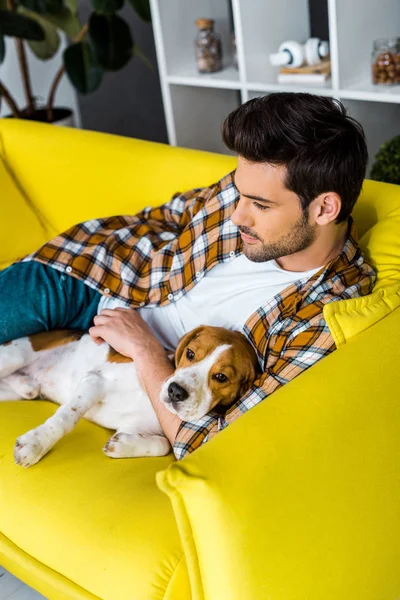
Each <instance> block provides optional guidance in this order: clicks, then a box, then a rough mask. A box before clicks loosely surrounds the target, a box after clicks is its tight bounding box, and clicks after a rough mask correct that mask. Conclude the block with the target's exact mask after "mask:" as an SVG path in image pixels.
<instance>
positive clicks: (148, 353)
mask: <svg viewBox="0 0 400 600" xmlns="http://www.w3.org/2000/svg"><path fill="white" fill-rule="evenodd" d="M149 357H152V358H154V357H159V358H160V359H163V358H167V359H168V355H167V351H166V350H165V348H164V347H163V346H162V345H161V344H159V343H158V342H155V343H151V344H149V345H147V346H146V347H142V348H140V349H139V350H136V351H135V350H132V351H131V353H130V358H131V359H132V360H133V361H134V362H136V363H142V362H147V361H148V359H149Z"/></svg>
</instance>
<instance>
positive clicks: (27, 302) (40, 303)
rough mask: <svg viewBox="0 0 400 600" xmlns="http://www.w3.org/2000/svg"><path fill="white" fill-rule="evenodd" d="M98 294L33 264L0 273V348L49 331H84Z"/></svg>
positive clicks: (94, 308) (24, 264)
mask: <svg viewBox="0 0 400 600" xmlns="http://www.w3.org/2000/svg"><path fill="white" fill-rule="evenodd" d="M100 299H101V294H100V293H99V292H97V291H96V290H93V289H92V288H90V287H89V286H88V285H86V284H84V283H82V282H81V281H80V280H78V279H75V277H71V276H70V275H66V274H65V273H62V272H60V271H57V270H56V269H54V268H53V267H49V266H47V265H43V264H41V263H39V262H36V261H29V262H25V263H15V264H13V265H11V266H10V267H8V268H7V269H4V270H3V271H0V344H4V343H6V342H9V341H11V340H15V339H17V338H20V337H25V336H27V335H32V334H34V333H40V332H42V331H51V330H52V329H80V330H84V331H87V330H88V329H89V327H91V326H92V324H93V318H94V317H95V315H96V314H97V307H98V304H99V301H100Z"/></svg>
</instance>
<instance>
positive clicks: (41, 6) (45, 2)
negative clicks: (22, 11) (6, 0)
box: [19, 0, 63, 14]
mask: <svg viewBox="0 0 400 600" xmlns="http://www.w3.org/2000/svg"><path fill="white" fill-rule="evenodd" d="M19 4H20V5H21V6H24V7H25V8H27V9H28V10H32V11H33V12H35V13H39V14H43V13H51V14H57V13H59V12H60V11H61V10H62V9H63V0H19Z"/></svg>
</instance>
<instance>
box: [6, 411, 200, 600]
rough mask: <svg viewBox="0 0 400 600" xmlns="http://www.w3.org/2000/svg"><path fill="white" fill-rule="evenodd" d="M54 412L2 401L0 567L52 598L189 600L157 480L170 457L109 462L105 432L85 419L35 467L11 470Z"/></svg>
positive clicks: (179, 554)
mask: <svg viewBox="0 0 400 600" xmlns="http://www.w3.org/2000/svg"><path fill="white" fill-rule="evenodd" d="M55 409H56V406H55V405H54V404H52V403H50V402H43V401H23V402H0V423H2V425H3V426H2V429H1V431H2V433H1V436H0V473H1V485H0V532H1V534H0V564H2V563H4V565H5V566H6V567H7V568H8V569H9V570H11V572H15V574H16V575H17V576H19V577H22V578H23V579H24V580H25V581H27V582H28V583H30V584H31V585H34V586H35V587H36V589H38V590H39V591H40V592H41V593H42V594H43V595H45V597H46V598H52V599H57V600H60V599H61V598H64V596H63V595H62V594H63V593H64V594H65V598H76V599H77V600H78V599H82V600H83V599H85V600H89V599H91V600H94V599H95V598H99V599H100V598H101V599H102V600H126V599H127V598H135V600H150V599H151V600H161V599H162V600H164V599H168V600H181V599H182V598H185V599H186V598H190V588H189V581H188V575H187V570H186V564H185V560H184V558H183V551H182V546H181V542H180V539H179V535H178V531H177V528H176V525H175V520H174V515H173V511H172V508H171V505H170V502H169V500H168V498H167V497H166V496H165V495H164V494H162V493H161V492H160V491H159V490H158V488H157V486H156V482H155V473H156V472H157V471H159V470H160V469H163V468H166V467H167V466H168V465H169V464H170V463H171V462H173V461H174V458H173V455H172V454H169V455H168V456H166V457H160V458H137V459H125V460H115V459H111V458H108V457H106V456H105V455H104V454H103V452H102V447H103V445H104V444H105V442H106V441H107V439H108V437H109V435H110V434H111V432H108V431H107V430H105V429H103V428H101V427H98V426H96V425H94V424H93V423H90V422H88V421H85V420H82V421H80V423H79V424H78V426H77V427H76V429H74V431H73V432H71V433H70V434H69V435H67V436H66V437H64V438H63V439H62V440H60V441H59V442H58V443H57V444H56V446H55V447H54V448H53V449H52V450H51V451H50V453H49V454H48V455H47V456H45V457H44V458H43V459H42V460H41V461H40V462H39V463H38V464H37V465H35V466H33V467H30V468H29V469H23V468H21V467H18V466H16V465H15V464H14V461H13V447H14V443H15V439H16V437H17V436H18V435H20V434H22V433H24V432H26V431H28V430H29V429H31V428H33V427H35V426H37V425H39V424H40V423H42V422H43V421H45V420H46V418H48V417H49V416H50V415H51V414H53V413H54V411H55ZM5 424H7V425H5ZM21 569H22V571H21ZM51 590H53V593H51ZM54 590H57V591H54ZM68 593H69V595H68Z"/></svg>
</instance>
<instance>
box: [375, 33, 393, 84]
mask: <svg viewBox="0 0 400 600" xmlns="http://www.w3.org/2000/svg"><path fill="white" fill-rule="evenodd" d="M372 83H374V84H384V85H395V84H399V83H400V39H399V38H391V39H385V38H382V39H379V40H375V41H374V46H373V51H372Z"/></svg>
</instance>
